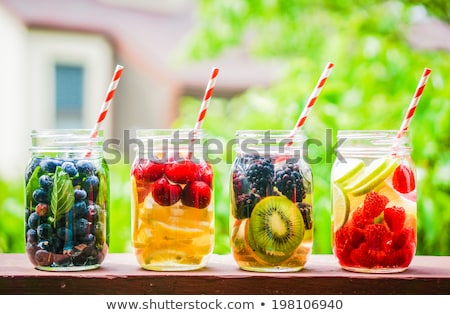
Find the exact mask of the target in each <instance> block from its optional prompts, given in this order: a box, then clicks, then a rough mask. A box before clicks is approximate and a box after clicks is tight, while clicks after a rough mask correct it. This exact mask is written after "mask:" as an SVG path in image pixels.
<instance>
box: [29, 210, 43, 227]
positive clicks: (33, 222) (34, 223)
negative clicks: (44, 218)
mask: <svg viewBox="0 0 450 315" xmlns="http://www.w3.org/2000/svg"><path fill="white" fill-rule="evenodd" d="M39 221H40V218H39V214H37V213H36V212H33V213H32V214H30V216H29V217H28V227H29V228H30V229H34V230H36V229H37V227H38V225H39Z"/></svg>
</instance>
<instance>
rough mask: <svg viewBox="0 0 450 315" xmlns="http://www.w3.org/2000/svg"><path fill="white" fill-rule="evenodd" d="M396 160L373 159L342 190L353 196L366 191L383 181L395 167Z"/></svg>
mask: <svg viewBox="0 0 450 315" xmlns="http://www.w3.org/2000/svg"><path fill="white" fill-rule="evenodd" d="M397 164H398V163H397V161H396V160H394V159H391V158H382V159H377V160H375V161H373V162H372V163H371V164H370V165H369V166H368V167H366V168H365V169H364V171H363V173H362V175H361V176H360V177H359V178H358V179H357V180H356V181H355V182H353V183H352V184H351V185H348V186H347V187H345V189H344V190H346V191H350V192H352V193H353V195H355V196H360V195H364V194H366V193H368V192H369V191H371V190H373V189H374V188H375V187H377V186H378V185H379V184H380V183H381V182H382V181H384V180H385V179H386V178H387V177H388V176H389V175H390V174H391V173H392V172H393V171H394V170H395V168H396V167H397Z"/></svg>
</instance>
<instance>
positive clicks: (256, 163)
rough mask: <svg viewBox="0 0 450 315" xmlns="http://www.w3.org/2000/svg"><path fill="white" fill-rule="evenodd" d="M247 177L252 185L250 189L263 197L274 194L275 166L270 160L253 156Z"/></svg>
mask: <svg viewBox="0 0 450 315" xmlns="http://www.w3.org/2000/svg"><path fill="white" fill-rule="evenodd" d="M249 163H250V166H249V167H248V169H247V172H246V176H247V180H248V182H249V183H250V189H251V190H252V192H254V193H256V194H257V195H259V196H261V197H266V196H271V195H272V194H273V176H274V166H273V164H272V161H271V160H270V159H266V158H263V157H261V156H258V155H256V156H253V158H252V160H251V161H249Z"/></svg>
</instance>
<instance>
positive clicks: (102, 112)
mask: <svg viewBox="0 0 450 315" xmlns="http://www.w3.org/2000/svg"><path fill="white" fill-rule="evenodd" d="M122 72H123V66H121V65H117V66H116V70H115V71H114V75H113V77H112V79H111V83H110V84H109V88H108V92H107V93H106V97H105V101H104V102H103V105H102V107H101V109H100V113H99V114H98V118H97V121H96V122H95V125H94V128H92V131H91V133H90V135H89V137H90V138H96V137H97V135H98V131H99V130H100V127H101V125H102V123H103V121H104V120H105V118H106V114H108V110H109V108H110V106H111V102H112V100H113V97H114V94H115V93H116V89H117V85H118V84H119V80H120V77H121V75H122Z"/></svg>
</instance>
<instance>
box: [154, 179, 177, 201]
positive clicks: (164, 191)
mask: <svg viewBox="0 0 450 315" xmlns="http://www.w3.org/2000/svg"><path fill="white" fill-rule="evenodd" d="M181 191H182V189H181V186H180V185H174V184H171V183H169V181H168V180H167V179H165V178H164V177H161V178H160V179H158V180H157V181H156V182H154V184H153V191H152V196H153V199H154V200H155V201H156V203H158V204H159V205H161V206H171V205H173V204H174V203H176V202H177V201H178V200H180V197H181Z"/></svg>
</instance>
